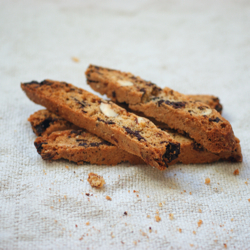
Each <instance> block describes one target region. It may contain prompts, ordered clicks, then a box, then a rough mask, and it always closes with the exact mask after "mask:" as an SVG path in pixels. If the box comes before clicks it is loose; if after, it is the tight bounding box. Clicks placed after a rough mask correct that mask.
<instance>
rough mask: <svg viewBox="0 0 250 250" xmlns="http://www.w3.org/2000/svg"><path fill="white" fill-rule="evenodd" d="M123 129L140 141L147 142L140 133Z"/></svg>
mask: <svg viewBox="0 0 250 250" xmlns="http://www.w3.org/2000/svg"><path fill="white" fill-rule="evenodd" d="M123 128H124V129H125V130H126V132H127V133H128V134H131V135H134V136H135V137H137V139H138V141H140V140H144V141H146V139H145V138H144V137H143V136H141V135H140V131H133V130H131V129H130V128H128V127H125V126H123Z"/></svg>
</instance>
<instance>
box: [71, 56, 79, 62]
mask: <svg viewBox="0 0 250 250" xmlns="http://www.w3.org/2000/svg"><path fill="white" fill-rule="evenodd" d="M71 59H72V61H73V62H76V63H78V62H80V60H79V58H77V57H75V56H72V57H71Z"/></svg>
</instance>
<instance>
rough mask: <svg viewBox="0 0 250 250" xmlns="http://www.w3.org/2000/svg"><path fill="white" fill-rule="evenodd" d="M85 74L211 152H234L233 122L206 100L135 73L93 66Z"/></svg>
mask: <svg viewBox="0 0 250 250" xmlns="http://www.w3.org/2000/svg"><path fill="white" fill-rule="evenodd" d="M85 74H86V77H87V83H88V84H89V85H90V86H91V87H92V88H93V89H94V90H96V91H98V92H99V93H101V94H106V95H107V96H108V97H110V98H111V99H112V100H113V101H117V102H120V103H123V102H125V103H127V104H129V108H131V109H132V110H135V111H140V112H143V113H144V114H145V115H146V116H148V117H153V118H155V119H156V120H158V121H160V122H163V123H166V124H167V125H168V126H169V127H170V128H172V129H175V130H178V131H183V132H184V133H186V134H188V135H189V136H190V137H191V138H193V139H194V140H195V141H196V142H197V143H199V144H201V145H202V146H203V147H204V148H206V149H207V150H209V151H211V152H214V153H220V152H223V151H232V150H233V149H234V147H235V144H236V142H235V137H234V133H233V130H232V127H231V124H230V123H229V122H228V121H227V120H226V119H225V118H223V117H222V116H221V115H220V114H219V113H218V112H217V111H216V110H215V109H212V108H210V107H209V106H208V105H207V104H205V103H201V102H196V101H194V100H193V99H191V98H189V97H188V96H186V95H183V94H180V93H178V92H176V91H174V90H172V89H170V88H164V90H163V89H161V88H159V87H158V86H156V85H155V84H154V83H152V82H150V81H145V80H143V79H141V78H140V77H136V76H134V75H132V74H131V73H124V72H120V71H117V70H111V69H107V68H102V67H98V66H93V65H90V66H89V67H88V69H87V71H86V73H85ZM128 82H130V84H128Z"/></svg>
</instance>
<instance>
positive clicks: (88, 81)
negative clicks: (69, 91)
mask: <svg viewBox="0 0 250 250" xmlns="http://www.w3.org/2000/svg"><path fill="white" fill-rule="evenodd" d="M91 82H93V83H98V81H94V80H90V79H88V80H87V83H88V84H89V83H91Z"/></svg>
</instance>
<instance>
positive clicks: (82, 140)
mask: <svg viewBox="0 0 250 250" xmlns="http://www.w3.org/2000/svg"><path fill="white" fill-rule="evenodd" d="M76 141H87V140H86V139H76Z"/></svg>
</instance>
